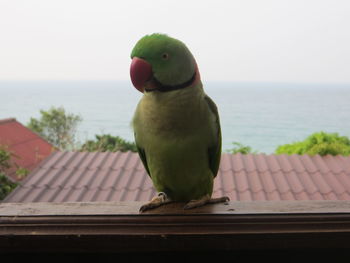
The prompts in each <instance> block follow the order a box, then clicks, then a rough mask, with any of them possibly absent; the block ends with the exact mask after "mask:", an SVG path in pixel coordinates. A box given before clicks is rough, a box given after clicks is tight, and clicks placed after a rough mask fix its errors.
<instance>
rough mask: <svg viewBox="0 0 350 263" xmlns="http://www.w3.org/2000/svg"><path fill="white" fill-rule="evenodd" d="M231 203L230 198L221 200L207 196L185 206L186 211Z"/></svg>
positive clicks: (224, 197)
mask: <svg viewBox="0 0 350 263" xmlns="http://www.w3.org/2000/svg"><path fill="white" fill-rule="evenodd" d="M229 201H230V198H228V197H227V196H222V197H219V198H210V196H209V195H205V196H203V197H202V198H201V199H198V200H191V201H190V202H188V203H187V204H186V205H185V206H184V209H192V208H196V207H200V206H203V205H206V204H217V203H225V204H228V202H229Z"/></svg>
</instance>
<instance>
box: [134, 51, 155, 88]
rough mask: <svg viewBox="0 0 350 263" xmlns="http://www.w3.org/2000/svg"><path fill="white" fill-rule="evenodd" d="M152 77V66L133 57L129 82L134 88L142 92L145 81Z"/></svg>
mask: <svg viewBox="0 0 350 263" xmlns="http://www.w3.org/2000/svg"><path fill="white" fill-rule="evenodd" d="M151 77H152V66H151V64H149V63H148V62H147V61H146V60H144V59H141V58H138V57H134V58H133V59H132V61H131V66H130V78H131V82H132V84H133V85H134V87H135V88H136V89H138V90H139V91H140V92H144V85H145V83H146V82H147V81H148V80H150V79H151Z"/></svg>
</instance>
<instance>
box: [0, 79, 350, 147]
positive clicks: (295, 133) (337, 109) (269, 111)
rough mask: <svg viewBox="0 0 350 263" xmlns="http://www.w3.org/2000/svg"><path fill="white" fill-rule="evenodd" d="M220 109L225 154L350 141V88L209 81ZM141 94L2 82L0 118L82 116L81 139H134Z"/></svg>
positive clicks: (122, 84)
mask: <svg viewBox="0 0 350 263" xmlns="http://www.w3.org/2000/svg"><path fill="white" fill-rule="evenodd" d="M204 88H205V91H206V93H207V94H208V95H209V96H210V97H211V98H212V99H213V100H214V101H215V103H216V104H217V106H218V108H219V114H220V122H221V128H222V137H223V150H224V151H225V150H228V149H231V148H232V147H233V145H232V142H240V143H242V144H244V145H249V146H251V147H252V148H253V150H256V151H258V152H265V153H273V152H274V150H275V149H276V147H277V146H278V145H282V144H286V143H291V142H294V141H298V140H302V139H304V138H306V137H307V136H308V135H310V134H311V133H313V132H317V131H326V132H337V133H339V134H340V135H345V136H349V137H350V84H348V85H345V84H344V85H339V84H338V85H332V84H327V85H326V84H285V83H223V82H207V83H204ZM141 96H142V94H141V93H140V92H138V91H137V90H136V89H134V88H133V87H132V85H131V83H130V82H128V81H1V82H0V119H5V118H16V119H17V120H18V121H19V122H21V123H23V124H24V125H26V124H27V123H28V121H29V120H30V118H31V117H35V118H39V117H40V110H41V109H43V110H48V109H49V108H50V107H51V106H54V107H60V106H63V107H64V108H65V109H66V111H67V112H69V113H74V114H77V115H80V116H81V117H82V119H83V121H82V122H81V124H80V125H79V126H78V132H77V134H78V141H79V142H80V143H83V142H84V141H85V140H87V139H92V138H94V135H95V134H111V135H115V136H116V135H118V136H121V137H123V138H125V139H127V140H130V141H132V140H133V131H132V128H131V126H130V122H131V119H132V116H133V113H134V110H135V107H136V105H137V103H138V101H139V100H140V98H141Z"/></svg>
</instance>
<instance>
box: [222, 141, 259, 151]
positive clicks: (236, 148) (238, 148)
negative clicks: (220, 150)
mask: <svg viewBox="0 0 350 263" xmlns="http://www.w3.org/2000/svg"><path fill="white" fill-rule="evenodd" d="M232 144H233V145H234V147H233V148H232V149H229V150H227V152H228V153H231V154H236V153H241V154H249V153H257V151H254V150H253V149H252V148H251V147H250V146H247V145H243V144H242V143H239V142H233V143H232Z"/></svg>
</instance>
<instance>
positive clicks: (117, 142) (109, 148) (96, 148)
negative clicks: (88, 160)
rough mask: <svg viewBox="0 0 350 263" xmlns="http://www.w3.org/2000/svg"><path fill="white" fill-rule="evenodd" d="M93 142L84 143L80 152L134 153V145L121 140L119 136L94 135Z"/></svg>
mask: <svg viewBox="0 0 350 263" xmlns="http://www.w3.org/2000/svg"><path fill="white" fill-rule="evenodd" d="M95 138H96V139H95V140H88V141H87V142H85V143H84V144H83V145H82V147H81V149H80V151H88V152H116V151H122V152H126V151H133V152H136V151H137V148H136V144H135V143H134V142H129V141H127V140H124V139H122V138H121V137H119V136H112V135H110V134H103V135H95Z"/></svg>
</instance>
